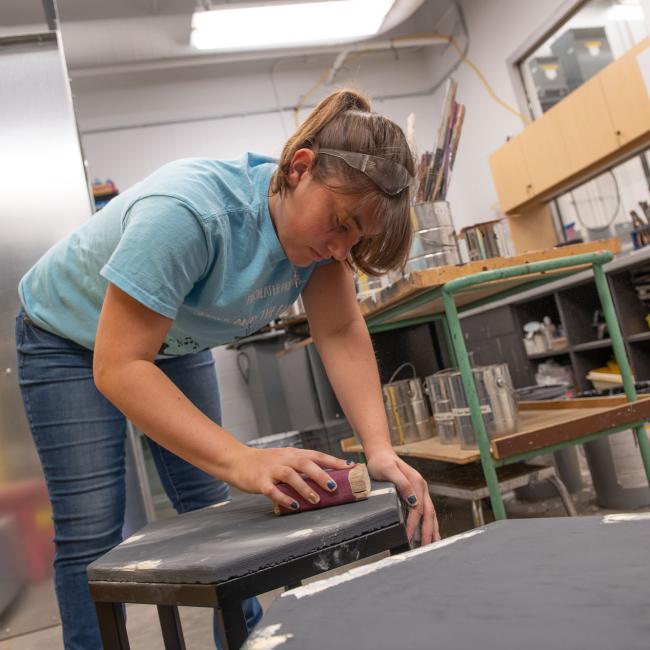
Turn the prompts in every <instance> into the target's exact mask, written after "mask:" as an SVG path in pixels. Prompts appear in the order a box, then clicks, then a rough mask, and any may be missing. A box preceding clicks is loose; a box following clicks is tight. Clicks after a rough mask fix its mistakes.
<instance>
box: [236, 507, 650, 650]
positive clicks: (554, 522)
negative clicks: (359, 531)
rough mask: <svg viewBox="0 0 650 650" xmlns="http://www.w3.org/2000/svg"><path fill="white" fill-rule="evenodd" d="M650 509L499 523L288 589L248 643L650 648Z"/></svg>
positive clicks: (261, 646) (466, 649)
mask: <svg viewBox="0 0 650 650" xmlns="http://www.w3.org/2000/svg"><path fill="white" fill-rule="evenodd" d="M649 539H650V513H645V514H638V515H628V516H624V515H610V516H608V517H605V518H603V517H567V518H556V519H551V518H549V519H520V520H507V521H499V522H496V523H493V524H489V525H488V526H484V527H482V528H478V529H475V530H473V531H470V532H468V533H464V534H461V535H457V536H456V537H452V538H448V539H445V540H443V541H442V542H441V543H438V544H434V545H431V546H428V547H423V548H420V549H417V550H414V551H408V552H406V553H403V554H400V555H396V556H393V557H391V558H387V559H386V560H380V561H379V562H377V563H374V564H372V565H364V566H361V567H358V568H355V569H351V570H350V571H348V572H346V573H343V574H340V575H337V576H334V577H333V578H327V579H323V580H320V581H316V582H313V583H311V584H307V585H305V586H303V587H300V588H298V589H294V590H291V591H287V592H285V593H283V594H282V595H281V596H280V597H278V598H277V599H276V600H275V601H274V602H273V603H272V605H271V607H270V609H269V611H268V612H267V613H266V614H265V615H264V618H263V619H262V621H261V622H260V623H259V625H258V626H257V628H256V630H255V631H254V632H253V634H252V636H251V637H250V638H249V640H248V642H247V643H246V645H245V646H244V650H270V649H271V648H273V649H275V650H293V649H294V648H300V649H302V650H305V649H308V650H332V649H333V648H354V649H355V650H366V649H367V650H370V649H372V650H383V649H391V650H392V649H394V648H395V649H397V648H400V649H401V648H405V649H408V650H420V649H422V650H424V649H426V650H473V649H477V650H551V649H557V650H560V649H561V650H577V649H580V650H623V649H625V650H636V649H639V650H641V649H643V650H648V648H650V545H649V544H648V540H649Z"/></svg>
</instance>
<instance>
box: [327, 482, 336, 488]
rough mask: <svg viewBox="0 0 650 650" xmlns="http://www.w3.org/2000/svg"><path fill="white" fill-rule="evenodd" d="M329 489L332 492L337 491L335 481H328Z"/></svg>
mask: <svg viewBox="0 0 650 650" xmlns="http://www.w3.org/2000/svg"><path fill="white" fill-rule="evenodd" d="M327 487H328V488H329V489H330V490H336V483H334V481H327Z"/></svg>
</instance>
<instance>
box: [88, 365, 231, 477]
mask: <svg viewBox="0 0 650 650" xmlns="http://www.w3.org/2000/svg"><path fill="white" fill-rule="evenodd" d="M94 374H95V382H96V384H97V387H98V388H99V390H100V391H101V392H102V393H103V394H104V395H105V396H106V397H107V399H109V400H110V401H111V402H112V403H113V404H114V405H115V406H116V407H117V408H118V409H120V411H121V412H122V413H124V415H125V416H126V417H127V418H129V420H131V422H133V423H134V424H135V425H136V426H137V427H138V428H139V429H141V430H142V431H144V433H146V434H147V436H149V437H150V438H151V439H152V440H154V441H156V442H157V443H158V444H160V445H162V446H163V447H165V449H168V450H169V451H171V452H173V453H175V454H176V455H178V456H180V457H181V458H184V459H185V460H187V461H188V462H189V463H192V464H193V465H195V466H196V467H199V468H200V469H202V470H204V471H205V472H207V473H208V474H211V475H212V476H217V477H219V478H223V479H226V480H227V479H228V475H229V472H230V469H231V465H232V461H233V459H234V458H235V456H236V455H237V452H238V451H240V450H241V449H242V447H243V445H242V443H240V442H239V441H238V440H237V439H236V438H235V437H234V436H232V435H231V434H229V433H228V432H227V431H225V430H224V429H223V428H221V427H220V426H219V425H217V424H216V423H215V422H213V421H212V420H210V418H208V417H207V416H205V415H204V414H203V413H202V412H201V411H200V410H199V409H198V408H196V407H195V406H194V405H193V404H192V403H191V402H190V400H189V399H187V397H185V395H184V394H183V393H182V392H181V391H180V390H179V389H178V388H177V387H176V386H175V385H174V383H173V382H172V381H170V379H169V378H168V377H167V376H166V375H165V374H164V373H163V372H162V371H161V370H160V369H159V368H158V367H157V366H156V365H155V364H153V363H151V362H149V361H145V360H133V361H129V362H126V363H124V364H121V365H119V366H114V367H110V368H104V369H99V368H96V369H95V373H94Z"/></svg>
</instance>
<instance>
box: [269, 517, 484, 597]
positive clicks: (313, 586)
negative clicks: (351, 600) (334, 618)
mask: <svg viewBox="0 0 650 650" xmlns="http://www.w3.org/2000/svg"><path fill="white" fill-rule="evenodd" d="M483 532H485V529H484V528H477V529H475V530H470V531H469V532H467V533H461V534H460V535H454V536H453V537H447V539H442V540H440V541H439V542H435V543H434V544H427V545H426V546H421V547H420V548H416V549H413V550H412V551H406V552H405V553H400V554H399V555H393V556H391V557H387V558H385V559H383V560H379V561H378V562H373V563H372V564H364V565H362V566H359V567H355V568H354V569H350V570H349V571H346V572H345V573H341V574H339V575H336V576H332V577H331V578H325V579H324V580H317V581H316V582H312V583H310V584H307V585H303V586H302V587H297V588H296V589H292V590H291V591H285V592H284V593H283V594H282V598H284V597H285V596H295V597H296V598H304V597H305V596H313V595H314V594H317V593H319V592H321V591H325V589H329V588H330V587H336V586H338V585H340V584H343V583H344V582H350V581H351V580H355V579H356V578H360V577H361V576H365V575H368V574H370V573H374V572H375V571H379V570H380V569H385V568H387V567H389V566H392V565H394V564H399V563H400V562H406V561H407V560H410V559H411V558H414V557H416V556H418V555H423V554H424V553H430V552H431V551H435V550H437V549H439V548H442V547H443V546H449V545H450V544H455V543H456V542H460V541H461V540H463V539H467V538H468V537H474V535H478V534H480V533H483Z"/></svg>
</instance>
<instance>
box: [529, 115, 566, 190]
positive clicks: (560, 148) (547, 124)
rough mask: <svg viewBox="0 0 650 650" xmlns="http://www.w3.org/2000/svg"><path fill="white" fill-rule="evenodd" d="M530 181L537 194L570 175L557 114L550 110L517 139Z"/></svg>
mask: <svg viewBox="0 0 650 650" xmlns="http://www.w3.org/2000/svg"><path fill="white" fill-rule="evenodd" d="M519 140H520V144H521V150H522V153H523V154H524V158H525V159H526V164H527V166H528V171H529V172H530V179H531V181H532V185H533V187H534V188H535V193H536V194H539V193H540V192H543V191H544V190H547V189H548V188H549V187H552V186H553V185H556V184H557V183H559V182H561V181H562V180H564V178H566V177H567V176H569V175H570V173H571V169H570V166H569V159H568V155H567V149H566V145H565V143H564V138H563V137H562V133H561V131H560V125H559V119H558V114H557V111H555V110H553V109H551V110H550V111H548V112H547V113H545V114H544V115H542V116H541V117H540V118H538V119H537V120H535V121H534V122H533V123H532V124H530V125H529V126H528V127H526V130H525V131H524V132H523V133H522V134H521V135H520V136H519Z"/></svg>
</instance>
